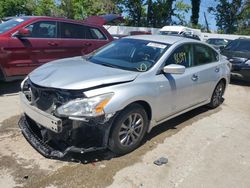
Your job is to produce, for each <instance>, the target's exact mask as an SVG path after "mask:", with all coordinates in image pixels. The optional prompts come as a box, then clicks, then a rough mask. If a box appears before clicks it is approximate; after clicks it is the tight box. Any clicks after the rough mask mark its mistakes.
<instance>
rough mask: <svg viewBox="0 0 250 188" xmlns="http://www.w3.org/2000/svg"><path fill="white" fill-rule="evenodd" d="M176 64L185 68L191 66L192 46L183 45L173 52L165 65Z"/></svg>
mask: <svg viewBox="0 0 250 188" xmlns="http://www.w3.org/2000/svg"><path fill="white" fill-rule="evenodd" d="M170 64H178V65H183V66H185V67H186V68H187V67H191V66H192V45H191V44H184V45H181V46H179V47H178V48H176V49H175V50H174V52H173V53H172V54H171V55H170V56H169V58H168V59H167V61H166V64H165V65H170Z"/></svg>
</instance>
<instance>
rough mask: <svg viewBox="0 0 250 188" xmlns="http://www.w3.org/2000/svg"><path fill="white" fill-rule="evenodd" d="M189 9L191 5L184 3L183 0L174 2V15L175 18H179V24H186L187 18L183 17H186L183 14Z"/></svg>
mask: <svg viewBox="0 0 250 188" xmlns="http://www.w3.org/2000/svg"><path fill="white" fill-rule="evenodd" d="M190 9H191V6H190V5H189V4H186V3H184V2H183V0H181V1H177V2H176V3H175V8H174V16H176V18H177V19H178V20H179V24H180V25H187V20H186V19H185V18H186V16H185V15H186V14H187V13H188V11H189V10H190Z"/></svg>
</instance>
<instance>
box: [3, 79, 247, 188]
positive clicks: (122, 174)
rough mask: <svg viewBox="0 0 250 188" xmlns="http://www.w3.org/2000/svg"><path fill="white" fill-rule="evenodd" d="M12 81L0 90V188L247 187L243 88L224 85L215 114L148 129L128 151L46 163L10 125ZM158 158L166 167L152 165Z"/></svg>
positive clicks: (13, 120)
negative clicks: (145, 134) (164, 160)
mask: <svg viewBox="0 0 250 188" xmlns="http://www.w3.org/2000/svg"><path fill="white" fill-rule="evenodd" d="M19 84H20V83H19V82H13V83H8V84H6V83H0V187H5V188H8V187H51V188H53V187H150V188H151V187H190V188H191V187H192V188H195V187H209V188H210V187H211V188H214V187H219V188H221V187H222V188H223V187H225V188H230V187H232V188H233V187H243V188H245V187H250V150H249V148H250V84H248V83H243V82H234V84H231V85H229V87H228V88H227V91H226V94H225V101H224V103H223V104H222V105H221V106H220V107H219V108H217V109H214V110H211V109H208V108H206V107H201V108H198V109H195V110H193V111H191V112H188V113H185V114H183V115H181V116H179V117H177V118H174V119H172V120H170V121H167V122H165V123H163V124H162V125H160V126H158V127H156V128H154V129H153V130H152V132H151V133H150V134H149V135H147V138H146V139H145V142H144V144H143V145H142V146H141V147H140V148H139V149H137V150H135V151H134V152H132V153H130V154H128V155H125V156H121V157H116V156H114V155H112V153H110V152H108V151H105V152H99V153H91V154H89V155H72V156H69V158H68V159H67V160H65V161H60V160H51V159H46V158H44V157H43V156H41V155H40V154H39V153H37V152H36V150H34V149H33V148H32V147H31V146H30V145H29V144H28V143H27V141H26V140H25V139H24V137H23V136H22V134H21V133H20V130H19V128H18V126H17V122H18V120H19V117H20V114H21V109H20V105H19V100H18V95H17V92H18V90H19ZM160 157H165V158H167V159H168V163H167V164H163V165H162V166H157V165H155V164H154V161H155V160H157V159H159V158H160Z"/></svg>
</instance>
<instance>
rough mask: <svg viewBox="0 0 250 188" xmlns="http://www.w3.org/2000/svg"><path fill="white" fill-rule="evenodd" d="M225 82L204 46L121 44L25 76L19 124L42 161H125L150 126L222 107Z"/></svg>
mask: <svg viewBox="0 0 250 188" xmlns="http://www.w3.org/2000/svg"><path fill="white" fill-rule="evenodd" d="M229 77H230V64H229V62H228V61H227V60H226V59H225V58H224V57H223V56H221V55H220V54H219V53H218V52H217V51H216V50H215V49H213V48H212V47H210V46H209V45H207V44H205V43H203V42H200V41H196V40H192V39H187V38H182V37H175V36H160V35H159V36H158V35H155V36H153V35H142V36H133V37H125V38H122V39H120V40H116V41H114V42H112V43H110V44H109V45H107V46H105V47H103V48H101V49H99V50H97V51H95V52H93V53H91V54H89V55H86V56H84V57H74V58H68V59H61V60H57V61H54V62H50V63H47V64H45V65H43V66H41V67H39V68H38V69H36V70H34V71H33V72H32V73H30V74H29V75H28V77H27V78H26V79H25V80H24V81H23V82H22V86H21V88H22V92H20V98H21V104H22V106H23V109H24V115H23V117H22V118H21V119H20V122H19V125H20V127H21V130H22V132H23V134H24V136H25V137H26V138H27V140H28V141H29V142H30V143H31V144H32V145H33V146H34V147H35V148H36V149H37V150H38V151H39V152H40V153H41V154H43V155H44V156H46V157H59V158H60V157H64V156H65V155H66V154H67V153H69V152H79V153H86V152H90V151H94V150H100V149H106V148H109V149H110V150H111V151H113V152H114V153H117V154H126V153H128V152H131V151H132V150H134V149H136V148H137V147H138V146H139V145H140V144H141V142H142V140H143V138H144V136H145V134H146V133H149V132H150V131H151V129H152V128H153V127H154V126H156V125H158V124H160V123H162V122H164V121H166V120H168V119H170V118H173V117H176V116H178V115H180V114H182V113H185V112H187V111H189V110H192V109H194V108H197V107H199V106H203V105H208V106H210V107H211V108H216V107H217V106H219V105H220V104H221V103H222V101H223V94H224V91H225V88H226V86H227V84H228V83H229V79H230V78H229Z"/></svg>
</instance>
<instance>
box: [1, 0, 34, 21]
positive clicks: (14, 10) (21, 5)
mask: <svg viewBox="0 0 250 188" xmlns="http://www.w3.org/2000/svg"><path fill="white" fill-rule="evenodd" d="M29 3H30V0H18V1H16V0H1V1H0V18H2V17H8V16H19V15H30V14H32V10H31V9H30V7H28V6H27V5H29Z"/></svg>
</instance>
